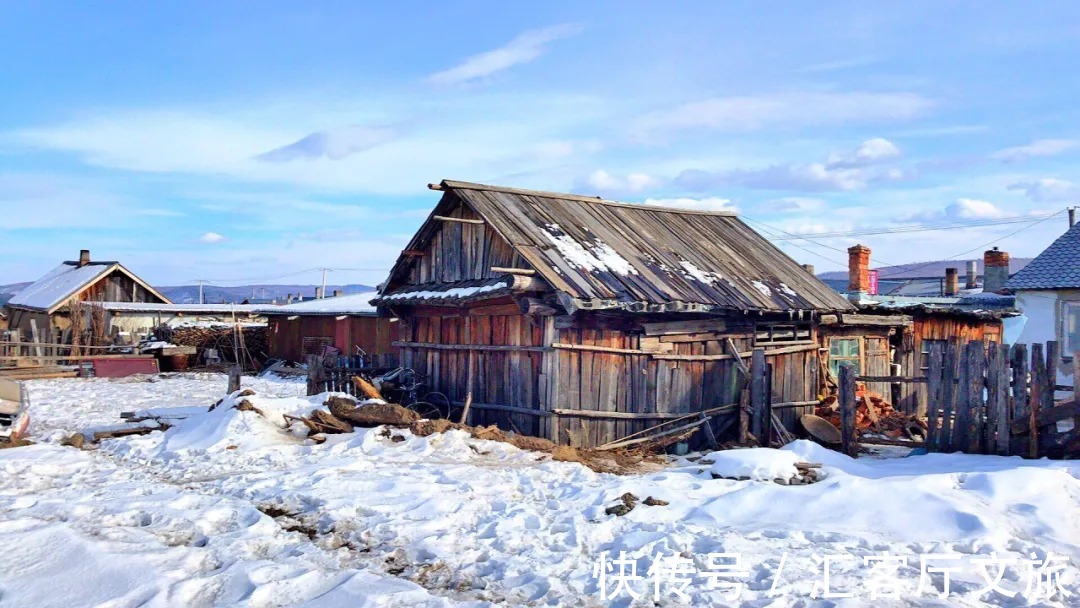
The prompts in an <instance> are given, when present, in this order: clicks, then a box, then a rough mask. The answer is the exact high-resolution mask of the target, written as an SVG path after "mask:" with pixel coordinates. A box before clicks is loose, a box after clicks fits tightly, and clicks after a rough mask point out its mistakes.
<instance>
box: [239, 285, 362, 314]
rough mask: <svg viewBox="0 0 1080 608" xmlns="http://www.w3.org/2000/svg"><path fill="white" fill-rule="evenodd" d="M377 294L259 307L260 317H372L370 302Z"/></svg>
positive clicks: (358, 294) (352, 295) (257, 310)
mask: <svg viewBox="0 0 1080 608" xmlns="http://www.w3.org/2000/svg"><path fill="white" fill-rule="evenodd" d="M378 295H379V294H377V293H375V292H374V291H369V292H365V293H354V294H351V295H347V296H337V297H333V298H322V299H318V300H304V301H303V302H294V303H292V304H285V305H283V306H259V307H256V312H258V313H259V314H262V315H374V314H375V307H374V306H372V305H371V304H370V302H371V300H372V299H374V298H375V297H376V296H378Z"/></svg>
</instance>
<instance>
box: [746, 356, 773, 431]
mask: <svg viewBox="0 0 1080 608" xmlns="http://www.w3.org/2000/svg"><path fill="white" fill-rule="evenodd" d="M768 374H769V368H768V366H767V365H766V364H765V349H763V348H755V349H754V352H753V354H752V355H751V356H750V433H751V434H753V435H754V437H755V438H757V441H758V445H760V446H765V447H768V446H769V436H768V434H767V432H768V426H767V423H766V419H765V417H766V416H767V415H768V412H767V411H766V410H767V409H768V403H767V399H768V396H767V395H766V394H765V392H766V390H768V388H767V387H766V386H765V385H766V384H767V383H768Z"/></svg>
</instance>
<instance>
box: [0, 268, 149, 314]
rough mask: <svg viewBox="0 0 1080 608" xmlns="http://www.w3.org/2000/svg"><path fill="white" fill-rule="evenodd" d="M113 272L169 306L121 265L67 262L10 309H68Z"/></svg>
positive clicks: (26, 291) (14, 301)
mask: <svg viewBox="0 0 1080 608" xmlns="http://www.w3.org/2000/svg"><path fill="white" fill-rule="evenodd" d="M114 270H118V271H120V272H122V273H124V274H125V275H127V276H128V277H129V278H131V280H133V281H135V282H136V283H138V284H139V285H141V286H142V287H143V288H145V289H146V290H147V291H149V292H150V293H152V294H154V295H155V296H157V297H158V298H161V301H162V302H166V303H168V302H169V299H168V298H166V297H165V296H163V295H161V294H160V293H158V292H157V291H156V290H155V289H154V288H153V287H151V286H149V285H147V284H146V283H145V282H143V280H142V279H140V278H139V277H137V276H135V275H134V274H133V273H132V272H131V271H129V270H128V269H127V268H124V267H123V265H121V264H120V263H119V262H90V263H88V264H85V265H83V266H80V265H79V263H78V262H64V263H62V264H60V265H59V266H57V267H56V268H53V269H52V271H50V272H49V273H48V274H46V275H45V276H43V277H41V278H40V279H38V280H37V281H34V282H33V283H31V284H30V285H28V286H27V287H25V288H23V289H22V290H20V291H19V293H17V294H15V297H13V298H11V299H10V300H8V303H7V306H10V307H12V308H25V309H28V310H40V311H44V312H46V313H48V314H52V313H54V312H56V310H57V309H59V308H61V307H62V306H64V305H66V304H67V303H68V301H69V300H70V299H71V298H73V297H75V296H76V295H78V294H79V293H81V292H82V291H83V290H85V289H87V288H88V287H90V286H91V285H93V284H94V283H96V282H98V281H99V280H101V279H102V278H104V277H105V276H108V275H109V274H110V273H112V272H113V271H114Z"/></svg>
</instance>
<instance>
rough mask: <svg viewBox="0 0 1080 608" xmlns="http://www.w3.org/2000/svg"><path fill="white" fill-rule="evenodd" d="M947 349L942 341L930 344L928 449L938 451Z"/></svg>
mask: <svg viewBox="0 0 1080 608" xmlns="http://www.w3.org/2000/svg"><path fill="white" fill-rule="evenodd" d="M944 360H945V349H944V348H943V347H942V345H941V344H940V343H934V344H931V345H930V369H929V371H928V372H927V374H928V375H927V379H926V381H927V382H926V449H927V451H930V452H936V451H938V448H939V447H940V444H941V431H940V428H941V425H940V424H939V423H938V420H939V417H940V415H941V399H942V390H941V374H942V368H943V367H944Z"/></svg>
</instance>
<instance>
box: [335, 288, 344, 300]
mask: <svg viewBox="0 0 1080 608" xmlns="http://www.w3.org/2000/svg"><path fill="white" fill-rule="evenodd" d="M343 295H345V292H344V291H341V290H340V289H335V290H334V297H335V298H340V297H341V296H343Z"/></svg>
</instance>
